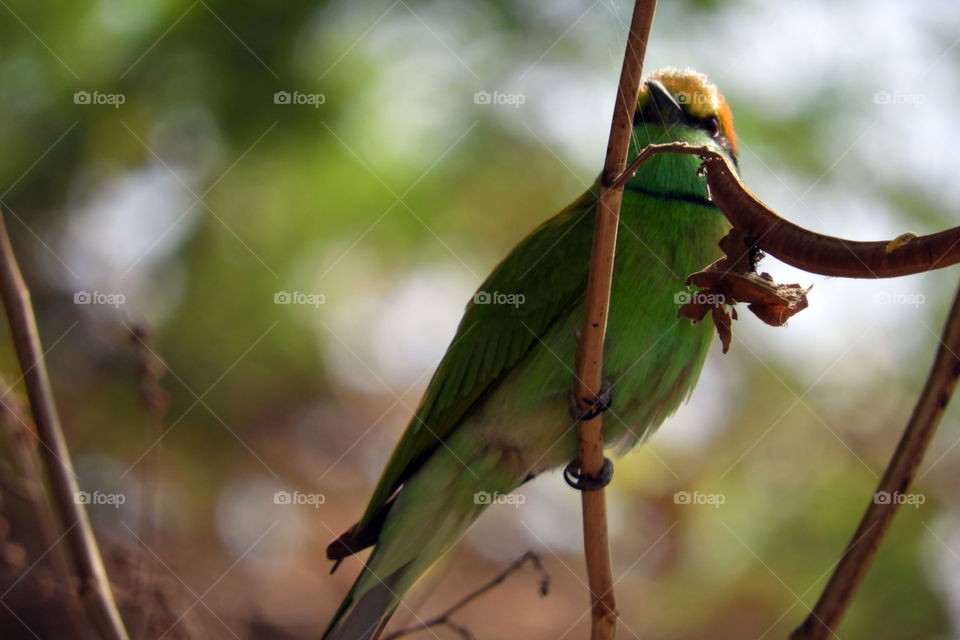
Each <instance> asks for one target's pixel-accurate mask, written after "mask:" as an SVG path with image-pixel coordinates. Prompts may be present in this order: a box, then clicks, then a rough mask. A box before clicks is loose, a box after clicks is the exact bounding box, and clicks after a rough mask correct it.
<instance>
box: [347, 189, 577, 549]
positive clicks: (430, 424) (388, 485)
mask: <svg viewBox="0 0 960 640" xmlns="http://www.w3.org/2000/svg"><path fill="white" fill-rule="evenodd" d="M595 204H596V196H595V194H594V190H593V189H591V190H590V191H587V192H586V193H585V194H583V195H582V196H580V198H578V199H577V200H575V201H574V202H573V203H572V204H570V206H568V207H567V208H565V209H563V210H562V211H561V212H560V213H558V214H557V215H556V216H554V217H553V218H551V219H550V220H548V221H546V222H545V223H543V224H542V225H540V226H539V227H537V228H536V229H535V230H534V231H533V232H532V233H531V234H530V235H529V236H527V237H526V238H525V239H524V240H523V241H521V242H520V244H518V245H517V247H516V248H515V249H514V250H513V251H512V252H511V253H510V255H508V256H507V257H506V258H505V259H504V260H503V262H501V263H500V264H499V265H498V266H497V268H496V269H494V271H493V273H491V274H490V276H489V277H488V278H487V279H486V281H485V282H484V283H483V284H482V285H481V286H480V288H479V289H478V295H480V293H481V292H485V293H486V294H488V295H491V296H492V295H493V294H495V293H496V294H497V295H499V296H510V295H514V296H519V295H522V296H523V298H522V300H523V303H522V304H517V305H515V306H514V305H511V304H507V303H505V302H509V300H510V299H509V298H500V299H499V300H498V302H499V303H498V304H483V303H481V301H480V300H479V299H478V297H477V296H475V297H474V300H473V301H471V302H470V303H469V304H468V305H467V308H466V311H465V313H464V316H463V319H462V320H461V321H460V326H459V327H458V328H457V333H456V335H455V336H454V338H453V341H452V342H451V343H450V346H449V347H448V348H447V352H446V354H445V355H444V357H443V360H442V361H441V362H440V366H439V367H437V370H436V372H435V373H434V374H433V378H432V379H431V380H430V385H429V386H428V387H427V391H426V393H425V394H424V397H423V399H422V400H421V402H420V406H419V407H418V408H417V412H416V414H414V417H413V419H412V420H411V422H410V424H409V426H408V427H407V430H406V431H405V432H404V434H403V436H402V437H401V438H400V442H398V443H397V446H396V448H395V449H394V451H393V454H392V455H391V456H390V460H389V461H388V462H387V466H386V468H385V469H384V471H383V475H382V476H381V477H380V482H379V483H378V484H377V487H376V489H374V492H373V497H372V498H371V499H370V503H369V504H368V505H367V509H366V511H365V513H364V514H363V518H362V519H361V520H360V522H359V524H358V525H357V528H356V530H355V532H356V533H357V534H359V533H360V532H362V531H363V529H364V528H365V527H367V525H369V524H370V523H371V520H372V519H373V517H374V515H375V514H376V513H377V510H378V509H379V508H380V507H381V506H382V505H383V504H384V503H385V502H386V501H387V500H388V499H389V498H390V496H391V495H393V493H394V492H395V491H396V490H397V488H398V487H399V486H400V485H401V484H403V482H404V481H405V480H406V479H407V478H409V477H410V475H412V474H413V472H415V471H416V470H417V469H418V468H419V467H420V465H422V464H423V462H424V461H425V460H426V459H427V458H428V457H429V456H430V454H432V453H433V452H434V451H435V450H436V448H437V447H439V446H442V443H443V441H444V440H445V439H446V438H447V437H448V436H449V435H450V434H451V433H452V432H453V430H454V429H455V428H456V427H457V424H458V423H459V422H460V419H461V418H462V417H463V416H464V414H466V413H467V411H468V410H469V409H470V407H471V405H473V403H474V402H476V401H477V399H478V398H479V397H480V396H481V395H482V394H483V393H484V392H485V391H486V390H487V389H489V388H490V387H491V386H492V385H493V384H494V383H495V382H496V381H497V380H498V379H499V377H500V376H501V374H502V373H503V372H504V371H507V370H509V369H510V368H511V367H513V366H514V365H515V364H516V363H517V362H518V361H519V360H520V359H521V358H522V357H523V356H524V354H526V352H527V351H528V350H529V349H530V348H531V347H532V346H533V345H534V343H535V342H536V341H537V339H538V338H540V337H541V336H543V334H544V333H546V331H547V329H548V328H549V327H550V325H551V324H552V323H553V322H554V321H555V320H556V319H557V318H558V317H560V316H561V315H562V314H563V313H564V312H566V311H567V310H568V309H569V308H570V306H571V305H573V304H575V303H576V302H577V301H578V300H579V299H580V298H581V297H582V296H583V295H584V292H585V291H586V287H587V272H588V269H589V261H590V247H591V244H592V237H593V224H594V219H595V212H594V210H595V208H596V207H595ZM519 299H521V298H513V300H514V301H516V300H519Z"/></svg>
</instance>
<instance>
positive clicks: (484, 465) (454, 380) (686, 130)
mask: <svg viewBox="0 0 960 640" xmlns="http://www.w3.org/2000/svg"><path fill="white" fill-rule="evenodd" d="M661 86H662V85H661ZM710 86H711V87H712V85H710ZM644 100H646V103H645V102H644ZM653 102H654V101H653V100H650V98H649V96H647V97H643V96H642V97H641V103H640V104H639V106H638V112H639V111H640V109H647V117H646V118H644V119H643V120H642V121H641V122H640V123H639V124H637V126H636V127H635V129H634V142H633V145H632V146H633V149H632V151H631V157H632V156H633V155H635V154H636V153H637V151H638V150H639V149H640V148H642V147H643V146H645V145H646V144H648V143H649V142H664V141H671V140H685V141H688V142H691V143H694V144H709V145H712V146H714V147H715V148H717V149H718V150H720V151H729V149H728V148H726V147H725V145H723V144H720V142H723V140H725V139H722V140H720V142H718V139H717V136H716V134H715V133H712V132H711V131H710V130H709V129H710V127H709V126H706V127H704V126H702V125H703V122H701V121H700V120H697V119H695V118H694V117H693V116H691V115H689V114H688V113H686V112H684V114H683V118H682V119H680V120H679V121H676V122H674V121H671V120H670V119H668V118H667V117H666V116H665V115H664V116H663V117H662V118H658V119H657V120H656V121H654V120H653V119H652V117H651V115H650V113H649V109H650V108H652V107H651V105H652V104H653ZM724 106H725V105H724ZM678 108H679V107H678ZM658 116H659V113H658ZM677 118H680V116H677ZM654 122H655V123H654ZM707 124H708V125H709V123H707ZM665 125H666V127H665ZM698 162H699V161H698V160H697V159H696V158H695V157H693V156H686V155H684V156H681V155H659V156H655V157H654V158H652V159H651V160H650V161H648V162H647V163H645V164H644V165H643V166H642V167H641V169H640V171H639V172H638V173H637V175H636V176H635V177H634V178H632V179H631V180H630V181H629V182H628V183H627V185H626V188H625V190H624V194H623V205H622V209H621V214H620V228H619V231H618V239H617V253H616V262H615V268H614V278H613V286H612V292H611V302H610V313H609V320H608V326H607V337H606V343H605V346H604V377H605V378H606V379H607V380H609V381H610V383H611V384H612V386H613V393H614V401H613V404H612V407H611V408H610V409H609V410H608V411H607V412H606V413H605V414H604V420H603V424H604V440H605V442H606V443H609V444H611V445H615V446H619V448H620V450H621V451H625V450H628V449H629V448H630V447H632V446H634V445H636V444H638V443H640V442H642V441H643V440H644V438H646V437H647V436H649V435H650V434H651V433H652V432H653V431H654V430H655V429H656V428H657V427H658V426H659V425H660V423H661V422H662V421H663V420H664V418H665V417H667V416H668V415H670V414H671V413H672V412H673V411H675V410H676V408H677V407H678V406H679V405H680V403H681V402H682V401H683V400H684V399H685V398H686V397H687V396H688V395H689V393H690V391H691V390H692V388H693V385H694V384H695V382H696V380H697V377H698V376H699V373H700V369H701V367H702V364H703V361H704V358H705V356H706V353H707V351H708V348H709V346H710V344H711V341H712V339H713V337H712V336H713V333H712V331H713V329H712V326H711V325H710V324H709V323H702V324H699V325H693V324H691V323H690V322H689V321H687V320H680V319H678V317H677V311H678V309H679V305H678V304H677V301H676V295H677V294H678V293H680V292H685V291H687V288H686V287H685V285H684V279H685V278H686V277H687V276H688V275H689V274H691V273H692V272H694V271H697V270H699V269H700V268H702V267H703V266H705V265H707V264H709V263H710V262H712V261H713V260H715V259H716V258H718V257H719V255H720V251H719V249H718V247H717V242H718V241H719V240H720V238H721V237H722V236H723V235H724V233H726V230H727V228H728V226H727V223H726V221H725V219H724V218H723V216H722V214H721V213H720V212H719V210H718V209H717V208H716V207H715V205H713V204H712V203H711V202H710V201H709V200H708V197H707V188H706V183H705V180H704V179H703V178H702V177H699V176H698V175H697V169H698ZM596 188H597V185H596V184H595V185H594V187H593V188H592V189H591V190H589V191H588V192H587V193H585V194H584V195H582V196H581V197H580V198H578V199H577V200H576V201H574V202H573V203H572V204H571V205H570V206H568V207H567V208H565V209H564V210H562V211H561V212H560V213H559V214H557V215H556V216H554V217H553V218H551V219H550V220H548V221H547V222H545V223H544V224H542V225H540V226H539V227H538V228H537V229H535V230H534V231H533V232H532V233H531V234H530V235H528V236H527V237H526V238H525V239H524V240H522V241H521V242H520V244H518V245H517V246H516V247H515V248H514V249H513V251H511V253H510V254H509V255H508V256H507V257H506V258H505V259H504V260H503V262H501V263H500V264H499V265H498V266H497V267H496V268H495V269H494V271H493V272H492V273H491V274H490V276H489V277H488V278H487V279H486V281H485V282H484V283H483V284H482V285H481V286H480V287H479V289H478V291H479V292H485V293H487V294H489V295H490V296H491V297H492V298H493V297H494V294H497V295H499V296H501V298H500V300H503V299H504V298H503V297H502V296H510V295H513V296H515V297H514V298H513V300H514V301H516V300H522V301H523V302H522V304H517V305H511V304H495V302H496V299H493V300H491V303H489V304H478V303H477V302H471V303H470V304H468V305H467V309H466V312H465V313H464V316H463V319H462V321H461V323H460V326H459V327H458V329H457V333H456V335H455V337H454V339H453V341H452V342H451V345H450V347H449V348H448V350H447V353H446V354H445V356H444V358H443V360H442V362H441V363H440V365H439V367H438V368H437V371H436V373H435V374H434V376H433V379H432V380H431V381H430V385H429V387H428V389H427V391H426V394H425V395H424V398H423V400H422V401H421V404H420V406H419V407H418V409H417V412H416V414H415V416H414V418H413V419H412V420H411V422H410V425H409V426H408V428H407V430H406V432H405V433H404V434H403V436H402V438H401V440H400V442H399V443H398V444H397V446H396V449H395V450H394V452H393V455H392V456H391V458H390V460H389V462H388V463H387V466H386V468H385V469H384V472H383V475H382V476H381V479H380V482H379V484H378V485H377V487H376V489H375V490H374V493H373V496H372V498H371V500H370V503H369V505H368V507H367V509H366V511H365V512H364V515H363V517H362V518H361V520H360V522H359V523H358V527H357V529H356V531H355V532H354V536H355V537H358V536H360V534H362V533H367V534H369V535H374V536H376V537H377V543H376V546H375V548H374V550H373V553H372V554H371V556H370V558H369V560H368V562H367V565H366V568H365V569H364V570H363V572H362V573H361V575H360V577H359V578H358V579H357V581H356V583H355V584H354V586H353V588H352V589H351V591H350V593H349V595H348V596H347V599H346V600H345V602H344V604H343V606H342V607H341V609H340V611H339V612H338V613H337V615H336V616H335V618H334V620H333V622H331V624H330V627H329V628H328V630H327V633H326V634H325V636H324V637H325V638H330V639H338V640H344V639H350V640H357V639H360V638H371V637H375V635H376V633H377V632H378V630H379V629H380V628H382V625H383V624H385V622H386V620H387V618H388V617H389V615H390V614H391V613H392V612H393V610H394V609H395V608H396V606H397V605H398V603H399V602H400V600H401V598H402V596H403V594H404V593H405V592H406V591H407V589H409V587H410V586H411V585H412V584H413V582H415V581H416V579H417V578H418V577H419V576H420V575H421V574H422V573H423V572H424V571H425V570H426V569H427V568H428V567H429V565H430V564H431V563H432V562H433V561H434V560H436V558H437V557H438V556H439V555H440V554H441V553H443V551H445V550H446V549H448V548H449V547H450V546H451V545H452V544H454V543H455V542H456V541H457V540H458V539H459V538H460V537H461V536H462V535H463V533H464V532H465V531H466V530H467V528H468V527H469V526H470V524H471V523H472V522H473V521H474V520H475V519H476V518H477V516H479V515H480V513H481V512H482V510H483V509H484V508H485V507H486V504H483V503H480V504H478V501H477V500H475V495H476V494H478V493H479V492H485V493H486V494H490V495H493V494H494V493H500V494H505V493H509V492H511V491H513V490H514V489H516V488H517V487H518V486H519V485H520V484H522V483H523V482H524V481H525V480H527V479H528V478H530V477H532V476H535V475H537V474H539V473H541V472H543V471H546V470H551V469H556V468H558V467H561V466H563V465H565V464H567V463H568V462H570V461H571V460H573V459H574V458H575V457H576V455H577V430H576V422H575V421H574V420H573V419H572V418H571V417H570V413H569V401H568V397H569V396H568V394H569V392H570V389H571V387H572V386H573V383H574V373H573V365H574V358H575V353H576V349H577V343H576V338H575V332H576V330H577V329H578V328H579V327H580V325H581V323H582V322H583V314H584V308H583V306H584V298H585V291H586V283H587V272H588V268H589V262H590V249H591V243H592V234H593V228H594V218H595V213H596ZM520 296H522V298H521V297H520ZM476 299H477V298H475V300H476ZM480 299H482V298H480ZM398 489H399V492H397V490H398ZM395 492H397V493H396V498H395V500H394V502H393V503H392V505H391V506H390V510H389V512H388V514H387V516H386V519H385V520H382V518H381V519H379V521H378V518H377V517H376V516H377V512H378V510H379V509H380V508H381V507H382V506H383V505H384V503H386V502H387V501H388V500H389V499H390V497H391V496H392V495H394V493H395ZM381 515H382V514H381ZM381 522H382V528H381V529H380V531H379V534H378V535H376V534H377V532H376V531H375V530H374V529H376V528H377V527H379V526H380V525H381Z"/></svg>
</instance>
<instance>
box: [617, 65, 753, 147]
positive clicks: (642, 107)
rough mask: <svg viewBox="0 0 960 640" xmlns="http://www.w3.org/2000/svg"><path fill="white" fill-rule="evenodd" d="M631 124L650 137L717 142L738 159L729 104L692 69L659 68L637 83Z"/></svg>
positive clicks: (705, 78) (714, 87)
mask: <svg viewBox="0 0 960 640" xmlns="http://www.w3.org/2000/svg"><path fill="white" fill-rule="evenodd" d="M633 125H634V129H635V130H636V129H637V128H640V129H644V130H646V131H647V132H648V136H649V137H651V138H652V137H656V138H662V140H658V141H663V142H666V141H670V140H677V141H685V142H690V143H691V144H699V145H707V146H718V147H720V149H719V150H722V151H725V152H726V153H727V155H729V156H730V158H731V159H732V160H734V161H736V159H737V134H736V132H735V131H734V130H733V114H732V113H731V112H730V107H729V105H727V102H726V101H725V100H724V99H723V95H722V94H721V93H720V90H719V89H717V87H716V85H714V84H713V83H712V82H710V81H709V80H708V79H707V76H705V75H703V74H702V73H699V72H697V71H694V70H693V69H684V70H679V69H669V68H668V69H661V70H660V71H657V72H656V73H654V74H652V75H651V76H650V77H648V78H647V79H646V81H645V82H644V83H643V85H642V86H641V87H640V96H639V98H638V99H637V109H636V112H635V113H634V117H633ZM640 142H641V144H642V143H643V141H640Z"/></svg>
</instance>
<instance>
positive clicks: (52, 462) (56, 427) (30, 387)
mask: <svg viewBox="0 0 960 640" xmlns="http://www.w3.org/2000/svg"><path fill="white" fill-rule="evenodd" d="M0 297H2V298H3V306H4V309H5V310H6V314H7V319H8V320H9V322H10V332H11V334H12V336H13V345H14V348H15V349H16V352H17V359H18V360H19V362H20V368H21V370H22V371H23V379H24V383H25V385H26V388H27V397H28V398H29V399H30V407H31V409H32V411H33V420H34V424H36V426H37V435H38V436H39V438H40V444H41V445H42V446H41V448H40V453H41V456H42V459H43V462H44V464H45V466H46V468H47V474H48V475H49V478H50V488H51V491H52V494H53V503H54V505H55V507H56V510H57V513H58V515H59V517H60V520H61V522H62V525H63V527H64V528H65V530H66V537H67V539H68V541H69V544H70V549H71V551H72V555H73V562H74V565H75V568H76V570H77V574H78V576H79V578H80V593H79V595H80V600H81V602H83V603H84V605H85V606H86V607H87V609H88V611H89V614H90V616H91V619H92V622H93V624H94V626H95V627H96V628H97V629H98V630H99V631H100V633H101V635H102V636H103V637H104V638H108V639H109V640H127V631H126V629H125V628H124V626H123V621H122V619H121V618H120V614H119V612H118V611H117V605H116V603H115V602H114V599H113V594H112V593H111V591H110V583H109V582H108V580H107V574H106V570H105V569H104V567H103V560H102V559H101V557H100V550H99V549H98V548H97V542H96V539H95V538H94V536H93V530H92V528H91V527H90V521H89V520H88V519H87V512H86V511H85V510H84V508H83V505H82V504H80V503H79V500H78V499H77V496H78V495H79V487H78V486H77V480H76V476H75V474H74V472H73V465H72V463H71V462H70V454H69V452H68V451H67V444H66V441H65V440H64V437H63V431H62V430H61V428H60V418H59V417H58V416H57V409H56V405H55V404H54V401H53V392H52V390H51V388H50V379H49V377H48V376H47V367H46V363H45V362H44V360H43V351H42V350H41V348H40V336H39V334H38V332H37V323H36V320H35V319H34V316H33V308H32V307H31V305H30V292H29V290H28V289H27V286H26V284H25V283H24V281H23V275H21V273H20V267H19V265H18V264H17V259H16V257H15V256H14V254H13V247H12V246H11V245H10V238H9V236H8V235H7V228H6V225H5V224H4V222H3V217H2V215H0Z"/></svg>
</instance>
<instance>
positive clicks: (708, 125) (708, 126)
mask: <svg viewBox="0 0 960 640" xmlns="http://www.w3.org/2000/svg"><path fill="white" fill-rule="evenodd" d="M703 128H704V130H705V131H706V132H707V133H709V134H710V137H711V138H716V137H717V136H718V135H720V121H719V120H718V119H717V117H716V116H710V117H709V118H707V119H706V120H704V121H703Z"/></svg>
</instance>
